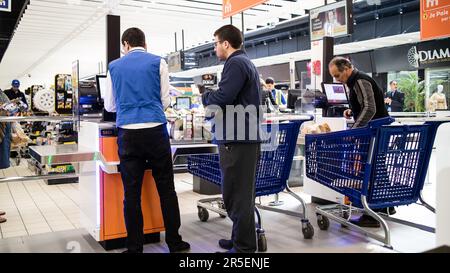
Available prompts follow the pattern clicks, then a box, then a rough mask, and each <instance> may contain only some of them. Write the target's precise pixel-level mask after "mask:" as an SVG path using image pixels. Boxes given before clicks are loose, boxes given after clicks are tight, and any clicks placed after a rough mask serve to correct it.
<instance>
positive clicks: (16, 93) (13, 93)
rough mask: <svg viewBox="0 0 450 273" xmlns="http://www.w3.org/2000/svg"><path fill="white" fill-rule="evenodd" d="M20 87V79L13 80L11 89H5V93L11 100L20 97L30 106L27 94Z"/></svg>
mask: <svg viewBox="0 0 450 273" xmlns="http://www.w3.org/2000/svg"><path fill="white" fill-rule="evenodd" d="M19 87H20V82H19V80H13V81H12V82H11V89H8V90H5V94H6V96H8V98H9V100H15V99H18V98H19V99H20V100H21V101H22V102H23V103H25V105H26V106H27V107H28V103H27V99H26V98H25V94H24V93H22V92H21V91H20V90H19Z"/></svg>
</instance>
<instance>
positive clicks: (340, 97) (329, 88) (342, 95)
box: [322, 83, 348, 104]
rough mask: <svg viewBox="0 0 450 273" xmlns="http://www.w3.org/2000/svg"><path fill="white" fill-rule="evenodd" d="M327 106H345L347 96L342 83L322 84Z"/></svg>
mask: <svg viewBox="0 0 450 273" xmlns="http://www.w3.org/2000/svg"><path fill="white" fill-rule="evenodd" d="M322 88H323V91H324V92H325V94H326V95H327V99H328V103H329V104H347V103H348V100H347V94H346V91H345V86H344V85H343V84H342V83H322Z"/></svg>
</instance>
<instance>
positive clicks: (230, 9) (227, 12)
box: [222, 0, 268, 19]
mask: <svg viewBox="0 0 450 273" xmlns="http://www.w3.org/2000/svg"><path fill="white" fill-rule="evenodd" d="M267 1H268V0H223V4H222V13H223V18H224V19H225V18H228V17H230V16H233V15H235V14H238V13H240V12H243V11H244V10H247V9H249V8H253V7H254V6H257V5H259V4H262V3H264V2H267Z"/></svg>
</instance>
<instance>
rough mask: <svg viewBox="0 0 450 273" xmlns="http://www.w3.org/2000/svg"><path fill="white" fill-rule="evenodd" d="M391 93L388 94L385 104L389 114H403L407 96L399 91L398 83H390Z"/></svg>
mask: <svg viewBox="0 0 450 273" xmlns="http://www.w3.org/2000/svg"><path fill="white" fill-rule="evenodd" d="M389 86H390V89H391V90H390V91H388V92H387V93H386V97H385V99H384V103H385V104H386V107H387V109H388V111H389V112H403V104H404V102H405V94H404V93H403V92H401V91H400V90H398V83H397V81H391V82H390V83H389Z"/></svg>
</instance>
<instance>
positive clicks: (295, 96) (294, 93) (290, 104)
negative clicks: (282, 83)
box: [287, 89, 302, 110]
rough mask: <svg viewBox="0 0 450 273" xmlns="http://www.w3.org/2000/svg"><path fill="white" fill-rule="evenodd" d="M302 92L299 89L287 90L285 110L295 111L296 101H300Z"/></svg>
mask: <svg viewBox="0 0 450 273" xmlns="http://www.w3.org/2000/svg"><path fill="white" fill-rule="evenodd" d="M301 98H302V90H301V89H289V90H288V97H287V108H289V109H292V110H295V103H296V102H297V100H301Z"/></svg>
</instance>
